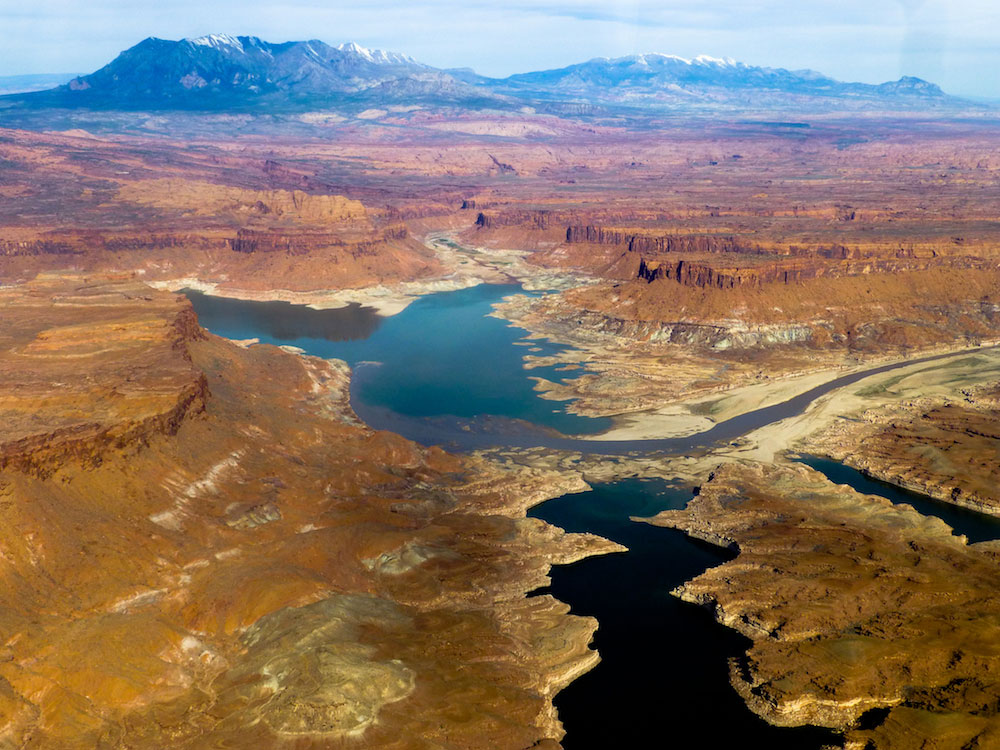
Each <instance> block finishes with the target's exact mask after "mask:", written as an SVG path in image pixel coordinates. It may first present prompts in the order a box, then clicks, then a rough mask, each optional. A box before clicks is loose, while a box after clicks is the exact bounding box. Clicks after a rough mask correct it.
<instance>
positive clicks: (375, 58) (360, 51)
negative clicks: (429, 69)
mask: <svg viewBox="0 0 1000 750" xmlns="http://www.w3.org/2000/svg"><path fill="white" fill-rule="evenodd" d="M335 49H337V50H339V51H340V52H346V53H347V54H350V55H356V56H358V57H360V58H362V59H363V60H366V61H368V62H370V63H373V64H375V65H416V64H418V63H417V61H416V60H414V59H413V58H412V57H410V56H409V55H401V54H399V53H398V52H385V51H384V50H380V49H368V48H367V47H362V46H361V45H360V44H358V43H357V42H344V43H343V44H338V45H337V46H336V48H335Z"/></svg>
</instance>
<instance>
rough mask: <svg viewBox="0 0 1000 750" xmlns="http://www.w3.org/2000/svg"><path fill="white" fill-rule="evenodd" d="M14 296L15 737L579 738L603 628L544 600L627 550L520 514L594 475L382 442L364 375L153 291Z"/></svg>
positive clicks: (152, 740) (4, 501) (208, 741)
mask: <svg viewBox="0 0 1000 750" xmlns="http://www.w3.org/2000/svg"><path fill="white" fill-rule="evenodd" d="M2 297H3V299H2V309H3V315H4V322H5V326H4V332H5V340H4V341H3V352H4V353H3V356H2V358H0V362H2V367H3V370H4V375H5V378H4V385H3V394H4V396H3V399H4V401H3V405H4V415H5V420H4V421H3V423H2V424H3V438H2V440H0V445H2V446H3V454H4V457H5V461H4V468H3V469H2V471H0V519H2V520H0V549H2V552H3V558H2V562H0V576H2V580H3V586H2V587H0V632H2V633H3V643H4V646H3V648H4V651H3V653H4V658H3V660H2V663H0V717H2V721H0V724H2V730H0V731H2V737H3V742H4V743H5V744H6V745H8V746H11V747H56V746H58V747H65V748H73V747H80V748H84V747H94V746H96V745H100V746H101V747H158V748H159V747H184V748H197V747H220V746H233V747H247V746H251V745H253V746H267V747H285V746H288V747H291V746H294V747H297V748H303V747H337V746H340V745H341V744H342V743H347V742H349V743H351V744H352V746H356V745H359V744H360V745H361V746H368V747H432V746H440V745H442V744H451V745H456V746H462V747H510V748H524V747H530V746H532V745H533V744H534V743H535V742H536V741H539V740H541V739H544V738H552V739H558V738H559V737H560V736H561V728H560V726H559V724H558V721H557V720H556V718H555V716H554V713H553V710H552V706H551V696H552V694H553V693H554V692H555V691H556V690H557V689H558V688H559V687H560V686H561V685H563V684H565V683H566V682H567V681H568V680H570V679H572V678H573V677H574V676H575V675H577V674H579V673H580V672H581V671H584V670H586V669H587V668H589V667H590V666H591V665H593V663H594V662H595V659H596V655H595V654H594V653H593V652H591V651H589V650H588V649H587V643H588V641H589V639H590V635H591V633H592V631H593V629H594V627H595V623H594V622H593V620H590V619H586V618H578V617H571V616H569V615H567V614H566V612H567V608H566V607H565V606H564V605H562V604H560V603H559V602H557V601H555V600H553V599H552V598H550V597H544V596H543V597H535V598H531V599H526V598H525V597H524V594H525V592H526V591H528V590H531V589H533V588H535V587H537V586H539V585H541V584H543V583H544V581H545V575H546V571H547V569H548V566H549V565H550V564H551V563H552V562H557V561H566V560H571V559H575V558H576V557H579V556H581V555H586V554H591V553H594V552H599V551H607V550H610V549H613V548H614V546H613V545H609V544H608V543H604V542H601V541H599V540H597V539H595V538H593V537H588V536H585V535H564V534H562V533H561V532H560V531H558V530H556V529H554V528H552V527H549V526H546V525H545V524H543V523H541V522H539V521H535V520H529V519H525V517H524V509H525V508H526V507H527V506H529V505H530V504H532V503H533V502H535V501H537V500H539V499H541V498H543V497H547V496H549V495H552V494H556V493H559V492H562V491H564V490H570V489H573V488H575V487H577V486H578V485H577V484H576V483H575V482H574V481H573V480H560V479H559V478H557V477H556V476H554V475H552V474H546V473H544V472H538V471H528V470H525V471H519V472H518V473H513V472H511V471H507V470H500V469H499V468H497V467H495V466H493V465H490V464H487V463H485V462H482V461H478V460H474V459H458V458H455V457H452V456H449V455H447V454H445V453H443V452H441V451H439V450H435V449H430V450H424V449H422V448H419V447H418V446H416V445H414V444H412V443H409V442H407V441H405V440H403V439H401V438H399V437H397V436H395V435H391V434H388V433H377V432H373V431H371V430H369V429H367V428H365V427H363V426H362V425H360V424H358V423H357V422H356V420H355V419H354V417H353V414H352V413H351V411H350V409H349V406H348V404H347V391H346V385H347V378H348V373H347V371H346V369H345V368H344V367H343V366H342V365H338V364H337V363H331V362H325V361H322V360H317V359H310V358H303V357H299V356H296V355H293V354H289V353H286V352H284V351H281V350H280V349H277V348H274V347H268V346H253V347H250V348H249V349H243V348H240V347H238V346H236V345H234V344H232V343H229V342H226V341H224V340H222V339H219V338H216V337H214V336H208V335H206V334H204V333H203V332H201V331H200V329H198V328H197V326H196V325H195V324H194V321H193V318H192V314H191V310H190V307H189V305H188V304H187V303H186V302H185V301H183V300H180V299H178V298H176V297H174V296H173V295H170V294H167V293H163V292H154V291H152V290H150V289H148V288H146V287H143V286H141V285H139V284H136V283H134V282H128V281H125V282H122V281H109V280H106V279H90V280H87V279H80V278H63V279H57V278H47V279H41V280H39V281H36V282H33V283H30V284H28V285H26V286H23V287H18V288H8V289H4V290H3V291H2ZM31 404H34V405H36V406H37V409H35V410H32V409H31V408H30V405H31ZM25 441H28V443H30V446H29V447H30V452H29V453H27V454H26V451H25V446H26V445H27V444H28V443H26V442H25ZM25 455H28V459H25V458H24V456H25Z"/></svg>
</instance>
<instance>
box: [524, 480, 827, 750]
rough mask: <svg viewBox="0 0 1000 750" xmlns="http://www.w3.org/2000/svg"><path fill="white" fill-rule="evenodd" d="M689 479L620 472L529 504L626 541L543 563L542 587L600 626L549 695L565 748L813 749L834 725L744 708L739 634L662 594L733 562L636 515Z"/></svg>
mask: <svg viewBox="0 0 1000 750" xmlns="http://www.w3.org/2000/svg"><path fill="white" fill-rule="evenodd" d="M691 493H692V489H691V488H690V487H687V486H684V485H681V484H675V483H671V482H667V481H664V480H639V479H629V480H624V481H619V482H615V483H611V484H600V485H597V486H595V487H594V488H593V489H592V490H590V491H588V492H582V493H580V494H576V495H564V496H563V497H558V498H554V499H552V500H549V501H547V502H544V503H542V504H541V505H538V506H536V507H534V508H532V509H531V511H530V512H529V515H530V516H533V517H536V518H541V519H542V520H544V521H547V522H549V523H551V524H554V525H556V526H559V527H561V528H564V529H566V530H567V531H588V532H591V533H593V534H598V535H600V536H603V537H605V538H607V539H613V540H614V541H616V542H620V543H621V544H624V545H625V546H627V547H628V549H629V551H628V552H627V553H624V554H622V553H619V554H611V555H601V556H599V557H591V558H587V559H585V560H581V561H580V562H576V563H573V564H571V565H560V566H556V567H554V568H552V570H551V572H550V576H551V578H552V584H551V586H550V587H549V588H548V589H545V593H551V594H552V595H553V596H555V597H556V598H557V599H560V600H561V601H564V602H568V603H569V604H570V607H571V611H572V612H573V613H574V614H578V615H592V616H594V617H596V618H597V621H598V623H599V627H598V630H597V634H596V635H595V637H594V647H595V648H596V649H597V650H598V652H599V653H600V654H601V663H600V664H598V665H597V666H596V667H595V668H594V669H593V670H591V671H590V672H588V673H587V674H585V675H583V676H581V677H579V678H577V679H576V680H574V681H573V682H572V683H570V684H569V686H567V687H566V688H565V689H563V690H562V692H560V693H559V694H558V695H557V696H556V699H555V705H556V708H557V709H558V710H559V718H560V719H561V720H562V721H563V723H564V726H565V728H566V732H567V734H566V737H565V739H564V740H563V741H562V744H563V746H564V747H565V748H566V750H583V749H585V748H601V749H602V750H603V749H604V748H614V747H677V748H695V747H712V748H715V747H719V748H722V747H747V748H768V749H769V750H819V748H821V747H822V746H823V745H824V744H832V743H833V741H834V739H835V735H834V733H833V732H830V731H826V730H822V729H818V728H814V727H802V728H777V727H773V726H771V725H770V724H767V723H766V722H765V721H764V720H763V719H760V718H759V717H758V716H756V715H755V714H754V713H752V712H751V711H750V710H749V709H748V708H747V707H746V706H745V705H744V703H743V701H742V699H741V698H740V697H739V695H738V694H737V693H736V691H735V690H733V689H732V688H731V687H730V685H729V672H728V666H727V659H728V658H730V657H737V658H738V657H739V656H740V655H742V654H743V652H744V651H746V649H747V648H749V646H750V641H749V640H748V639H746V638H744V637H743V636H742V635H740V634H738V633H736V632H735V631H733V630H730V629H728V628H726V627H724V626H722V625H720V624H719V623H717V622H716V621H715V620H714V619H713V618H712V615H711V613H710V612H709V611H708V610H706V609H704V608H702V607H698V606H696V605H693V604H689V603H687V602H683V601H681V600H680V599H677V598H676V597H674V596H671V595H670V591H671V590H672V589H673V588H675V587H676V586H679V585H680V584H682V583H684V582H685V581H688V580H690V579H691V578H694V577H695V576H697V575H699V574H701V573H703V572H704V571H705V570H706V569H707V568H710V567H714V566H716V565H719V564H721V563H723V562H726V561H727V560H730V559H732V554H731V553H730V552H728V551H726V550H723V549H720V548H718V547H714V546H712V545H709V544H707V543H705V542H699V541H697V540H695V539H692V538H690V537H688V536H687V535H686V534H684V533H683V532H682V531H678V530H676V529H665V528H662V527H658V526H651V525H649V524H645V523H636V522H634V521H631V520H630V516H638V517H650V516H653V515H655V514H657V513H659V512H660V511H661V510H668V509H681V508H684V507H685V506H686V505H687V502H688V500H689V499H690V498H691Z"/></svg>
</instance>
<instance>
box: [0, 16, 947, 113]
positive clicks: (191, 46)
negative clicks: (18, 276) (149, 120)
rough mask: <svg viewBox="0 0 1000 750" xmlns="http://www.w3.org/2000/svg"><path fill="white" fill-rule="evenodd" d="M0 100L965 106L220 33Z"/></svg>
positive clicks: (630, 69)
mask: <svg viewBox="0 0 1000 750" xmlns="http://www.w3.org/2000/svg"><path fill="white" fill-rule="evenodd" d="M6 99H7V101H6V102H4V103H5V104H6V106H7V107H8V108H10V107H11V106H18V105H21V106H26V107H32V108H45V107H65V108H90V109H118V110H210V111H219V110H241V109H251V110H259V109H268V110H272V111H283V110H297V111H303V110H309V109H318V108H328V109H354V110H356V111H363V110H364V109H366V108H369V107H371V106H372V105H373V103H376V102H377V103H382V104H384V103H395V102H399V103H407V104H412V103H421V104H427V105H431V106H460V107H464V108H473V109H483V108H492V109H514V108H521V107H524V106H527V105H531V106H540V107H541V108H542V111H546V109H547V110H548V111H556V112H559V113H566V112H569V113H570V114H572V113H574V112H577V113H580V112H583V110H581V109H580V106H581V105H587V104H591V105H597V106H613V107H622V106H627V107H633V108H636V107H637V108H646V109H649V108H652V109H663V108H667V109H692V108H693V109H719V108H722V109H796V108H804V109H810V108H812V109H816V108H817V106H818V107H820V108H827V109H829V108H843V107H846V108H850V109H858V108H879V107H881V108H883V109H885V108H893V109H895V108H907V107H910V108H928V107H930V108H935V107H959V106H965V105H966V103H965V102H963V101H962V100H960V99H956V98H954V97H949V96H947V95H945V94H944V92H942V91H941V89H940V88H939V87H938V86H936V85H934V84H933V83H929V82H927V81H923V80H921V79H919V78H913V77H909V76H906V77H903V78H901V79H899V80H898V81H892V82H888V83H883V84H880V85H872V84H863V83H844V82H841V81H837V80H834V79H833V78H829V77H828V76H825V75H823V74H821V73H817V72H816V71H812V70H794V71H793V70H786V69H784V68H766V67H758V66H753V65H748V64H746V63H741V62H737V61H735V60H732V59H728V58H727V59H720V58H714V57H708V56H699V57H696V58H694V59H686V58H682V57H677V56H672V55H662V54H644V55H631V56H627V57H619V58H613V59H609V58H595V59H593V60H589V61H587V62H583V63H579V64H576V65H570V66H568V67H565V68H558V69H555V70H543V71H536V72H531V73H521V74H517V75H513V76H509V77H508V78H503V79H496V78H487V77H485V76H480V75H477V74H476V73H475V72H474V71H473V70H472V69H470V68H456V69H451V70H441V69H438V68H434V67H431V66H429V65H425V64H423V63H420V62H417V61H416V60H414V59H413V58H411V57H408V56H407V55H402V54H399V53H396V52H386V51H383V50H372V49H367V48H365V47H362V46H360V45H358V44H356V43H353V42H350V43H345V44H340V45H338V46H336V47H334V46H330V45H328V44H326V43H324V42H321V41H318V40H310V41H299V42H282V43H279V44H275V43H272V42H266V41H264V40H262V39H259V38H257V37H254V36H230V35H228V34H211V35H208V36H202V37H198V38H195V39H182V40H180V41H171V40H166V39H156V38H153V37H150V38H149V39H145V40H143V41H141V42H139V44H137V45H135V46H134V47H131V48H130V49H127V50H125V51H124V52H122V53H121V54H120V55H119V56H118V57H117V58H115V59H114V60H113V61H111V62H110V63H108V64H107V65H105V66H104V67H103V68H101V69H100V70H98V71H96V72H94V73H91V74H89V75H84V76H79V77H76V78H73V79H72V80H70V81H68V82H67V83H64V84H63V85H60V86H58V87H56V88H52V89H50V90H47V91H37V92H32V93H21V94H17V95H13V96H8V97H6ZM567 105H569V108H568V109H567ZM574 106H575V107H576V109H575V110H574V109H573V107H574ZM560 107H561V108H562V109H560Z"/></svg>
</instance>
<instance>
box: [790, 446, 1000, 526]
mask: <svg viewBox="0 0 1000 750" xmlns="http://www.w3.org/2000/svg"><path fill="white" fill-rule="evenodd" d="M797 460H798V461H799V462H800V463H804V464H805V465H806V466H809V467H811V468H813V469H816V471H818V472H820V473H821V474H823V475H825V476H826V478H827V479H829V480H830V481H832V482H836V483H837V484H846V485H847V486H848V487H852V488H853V489H855V490H857V491H858V492H861V493H864V494H866V495H879V496H880V497H884V498H887V499H888V500H891V501H892V502H894V503H905V504H906V505H912V506H913V507H914V508H915V509H916V510H917V511H918V512H919V513H922V514H923V515H925V516H935V517H937V518H940V519H941V520H942V521H944V522H945V523H946V524H948V525H949V526H951V528H953V529H954V530H955V532H956V533H957V534H965V536H966V537H968V539H969V541H970V542H983V541H987V540H989V539H1000V518H994V517H993V516H988V515H986V514H984V513H977V512H976V511H974V510H969V509H967V508H961V507H959V506H957V505H951V504H950V503H945V502H941V501H940V500H935V499H934V498H932V497H928V496H927V495H920V494H918V493H916V492H910V491H908V490H904V489H902V488H901V487H896V486H895V485H892V484H887V483H886V482H880V481H879V480H877V479H872V478H870V477H866V476H865V475H864V474H862V473H861V472H860V471H858V470H857V469H852V468H851V467H850V466H845V465H844V464H842V463H840V462H838V461H833V460H831V459H829V458H818V457H816V456H799V457H798V459H797Z"/></svg>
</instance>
